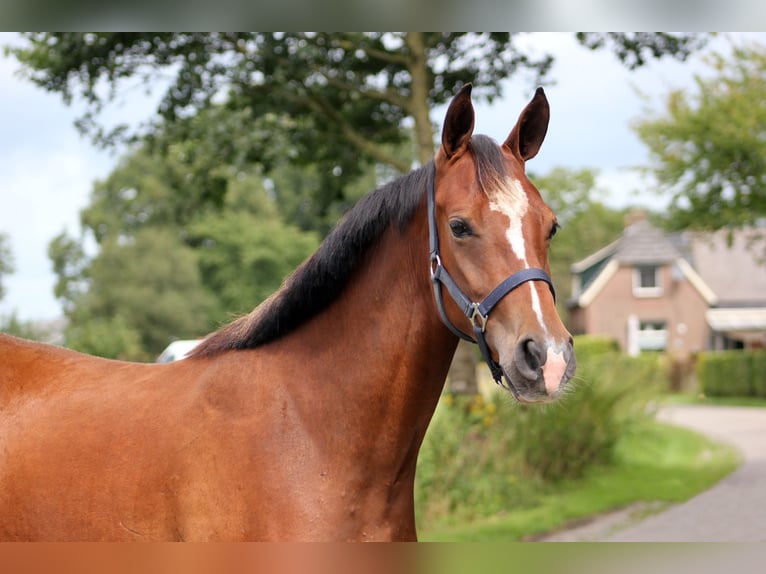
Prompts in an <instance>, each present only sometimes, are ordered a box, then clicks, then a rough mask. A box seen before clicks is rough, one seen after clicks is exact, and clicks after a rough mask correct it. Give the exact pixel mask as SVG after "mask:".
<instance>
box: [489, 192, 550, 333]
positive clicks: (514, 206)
mask: <svg viewBox="0 0 766 574" xmlns="http://www.w3.org/2000/svg"><path fill="white" fill-rule="evenodd" d="M489 208H490V209H491V210H492V211H498V212H500V213H502V214H503V215H506V216H507V217H508V219H509V220H510V224H509V226H508V230H507V231H506V232H505V237H506V239H507V240H508V243H509V244H510V245H511V250H512V251H513V253H514V255H516V257H517V258H518V259H520V260H521V262H522V264H523V265H524V269H528V268H529V262H528V260H527V248H526V245H525V242H524V233H523V232H522V228H521V222H522V220H523V219H524V216H525V215H526V214H527V210H528V209H529V199H528V198H527V194H526V193H525V192H524V188H523V187H522V185H521V182H520V181H519V180H517V179H511V178H507V179H506V180H505V187H504V188H503V189H498V190H496V191H495V193H494V197H493V198H491V200H490V202H489ZM534 283H535V282H534V281H529V282H528V284H527V286H528V287H529V290H530V293H531V295H532V310H533V311H534V312H535V315H537V320H538V321H539V323H540V326H541V327H542V328H543V331H544V332H545V333H547V332H548V329H546V327H545V322H544V320H543V310H542V307H541V306H540V297H539V296H538V295H537V290H536V289H535V286H534Z"/></svg>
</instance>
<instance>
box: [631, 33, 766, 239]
mask: <svg viewBox="0 0 766 574" xmlns="http://www.w3.org/2000/svg"><path fill="white" fill-rule="evenodd" d="M710 65H711V68H712V70H713V72H714V75H713V76H711V77H709V78H703V77H700V76H697V77H696V87H697V89H696V91H688V90H675V91H673V92H671V93H670V94H669V96H668V98H667V101H666V109H665V110H664V113H662V114H661V115H659V116H656V117H652V118H648V119H645V120H641V121H639V122H638V123H637V124H636V126H635V129H636V132H637V133H638V135H639V137H640V138H641V140H642V141H643V142H644V143H645V144H646V145H647V146H648V147H649V151H650V154H651V161H652V166H651V168H650V172H651V173H653V174H654V175H655V177H656V178H657V181H658V182H659V184H660V189H661V191H663V192H666V193H669V194H670V195H671V198H672V199H671V206H670V213H669V215H670V223H671V224H672V225H673V226H674V227H676V228H697V229H719V228H721V227H727V226H733V225H736V226H739V225H746V224H755V223H757V222H758V220H759V219H761V218H763V217H764V216H766V50H765V49H764V48H763V46H758V45H751V46H742V47H735V48H734V50H733V52H732V55H731V57H729V58H724V57H722V56H720V55H717V56H715V57H713V58H711V60H710Z"/></svg>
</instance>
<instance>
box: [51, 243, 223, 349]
mask: <svg viewBox="0 0 766 574" xmlns="http://www.w3.org/2000/svg"><path fill="white" fill-rule="evenodd" d="M87 275H88V290H87V291H85V292H83V293H81V294H79V295H78V296H77V297H76V298H75V300H74V301H72V308H71V309H70V311H69V318H70V324H69V327H68V328H67V333H66V336H67V344H68V345H69V346H71V347H73V348H75V349H77V350H80V351H84V352H87V353H92V354H100V355H103V356H108V357H118V356H119V357H123V358H135V359H142V358H146V357H153V356H156V355H157V354H159V353H160V351H162V349H163V348H165V347H166V346H167V344H168V342H169V341H172V340H175V339H179V338H184V339H185V338H193V337H195V336H199V335H203V334H205V333H206V332H207V331H208V327H209V326H210V323H211V315H212V314H213V312H214V310H215V300H214V299H213V297H212V296H211V295H210V293H208V292H207V291H206V290H205V289H204V287H203V285H202V279H201V276H200V271H199V267H198V265H197V260H196V256H195V254H194V252H193V251H192V250H191V249H190V248H189V247H187V246H185V245H184V244H183V243H182V242H181V241H180V240H179V238H178V237H177V233H174V232H173V231H172V230H166V229H159V228H146V229H142V230H141V231H139V232H138V233H136V235H135V236H134V237H132V238H123V239H119V238H115V239H110V240H108V241H107V242H105V243H104V244H103V245H102V249H101V252H100V253H99V256H98V257H96V258H95V259H94V260H93V261H92V262H91V264H90V265H89V267H88V272H87ZM112 325H116V327H117V329H116V333H117V334H116V335H115V337H114V339H115V340H116V341H123V342H125V343H126V344H128V346H127V347H125V348H123V349H121V348H120V347H119V345H118V344H116V343H115V342H113V341H111V340H109V341H102V339H103V337H105V333H107V332H108V331H109V327H110V326H112ZM136 338H137V339H138V341H140V346H139V347H140V351H137V346H136V344H135V343H136ZM107 352H108V353H107ZM104 353H107V354H104Z"/></svg>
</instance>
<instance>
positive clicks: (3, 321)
mask: <svg viewBox="0 0 766 574" xmlns="http://www.w3.org/2000/svg"><path fill="white" fill-rule="evenodd" d="M0 333H7V334H9V335H13V336H15V337H22V338H24V339H30V340H32V341H45V340H46V339H48V338H49V337H50V333H49V332H47V331H46V330H45V329H42V328H40V327H38V326H36V325H34V324H33V323H31V322H29V321H22V320H21V319H19V317H18V315H17V313H16V312H15V311H13V312H11V313H9V314H8V315H0Z"/></svg>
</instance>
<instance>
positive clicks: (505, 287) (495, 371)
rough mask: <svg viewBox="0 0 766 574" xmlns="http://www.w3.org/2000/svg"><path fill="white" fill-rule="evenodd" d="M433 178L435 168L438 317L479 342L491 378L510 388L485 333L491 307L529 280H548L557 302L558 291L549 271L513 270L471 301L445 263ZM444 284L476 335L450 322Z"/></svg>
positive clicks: (431, 229) (433, 256) (431, 238)
mask: <svg viewBox="0 0 766 574" xmlns="http://www.w3.org/2000/svg"><path fill="white" fill-rule="evenodd" d="M434 179H435V170H434V174H433V175H432V177H431V179H430V181H429V184H428V193H427V195H428V242H429V250H430V269H431V282H432V284H433V288H434V298H435V300H436V308H437V309H438V310H439V316H440V317H441V320H442V322H443V323H444V325H445V326H446V327H447V328H448V329H449V330H450V331H451V332H452V334H454V335H455V336H456V337H459V338H461V339H463V340H465V341H470V342H471V343H476V344H478V345H479V349H480V350H481V354H482V356H483V357H484V361H485V362H486V363H487V366H489V370H490V372H491V373H492V378H493V379H494V380H495V382H496V383H497V384H498V385H500V386H501V387H505V388H510V385H507V384H504V383H503V369H502V367H501V366H500V365H499V364H498V363H497V362H496V361H495V360H494V359H493V358H492V355H491V353H490V350H489V346H488V345H487V340H486V338H485V336H484V332H485V330H486V328H487V321H488V320H489V314H490V312H491V311H492V309H494V307H495V306H496V305H497V304H498V303H499V302H500V301H501V300H502V299H503V297H505V296H506V295H508V293H510V292H511V291H513V290H514V289H516V288H517V287H518V286H520V285H523V284H524V283H526V282H527V281H544V282H545V283H547V284H548V287H549V288H550V290H551V293H552V294H553V299H554V301H555V300H556V291H555V290H554V289H553V282H552V281H551V278H550V276H549V275H548V273H546V272H545V270H543V269H539V268H529V269H522V270H521V271H518V272H517V273H514V274H513V275H511V276H510V277H508V278H507V279H505V280H504V281H502V282H501V283H500V284H499V285H498V286H497V287H495V288H494V289H493V290H492V291H491V292H490V293H489V295H487V296H486V297H485V298H484V299H483V300H482V301H481V302H479V303H476V302H474V301H471V299H469V298H468V297H467V296H466V295H465V293H463V291H462V290H461V289H460V287H458V285H457V283H455V280H454V279H453V278H452V276H451V275H450V274H449V273H448V272H447V270H446V269H445V268H444V266H443V265H442V261H441V257H440V255H439V233H438V230H437V228H436V208H435V199H434V196H435V190H434ZM442 286H443V287H444V288H445V289H446V290H447V293H449V295H450V297H451V298H452V300H453V301H454V302H455V303H456V304H457V306H458V307H459V308H460V310H461V311H462V312H463V314H464V315H465V316H466V317H467V318H468V320H469V321H470V322H471V325H473V337H471V336H470V335H467V334H466V333H464V332H463V331H461V330H460V329H458V328H457V327H456V326H455V325H454V324H453V323H452V321H450V319H449V317H448V316H447V312H446V311H445V310H444V299H443V296H442Z"/></svg>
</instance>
